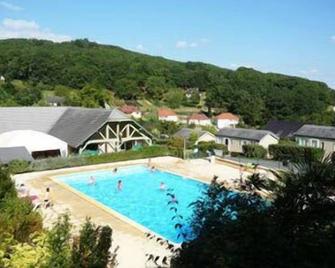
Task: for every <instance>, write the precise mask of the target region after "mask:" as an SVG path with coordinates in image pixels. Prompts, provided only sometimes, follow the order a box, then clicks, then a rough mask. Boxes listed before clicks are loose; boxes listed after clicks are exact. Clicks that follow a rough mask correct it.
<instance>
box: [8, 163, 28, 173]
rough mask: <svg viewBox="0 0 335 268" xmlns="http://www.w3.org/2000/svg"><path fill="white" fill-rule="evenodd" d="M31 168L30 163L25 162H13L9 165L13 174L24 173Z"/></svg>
mask: <svg viewBox="0 0 335 268" xmlns="http://www.w3.org/2000/svg"><path fill="white" fill-rule="evenodd" d="M28 166H29V162H28V161H25V160H13V161H11V162H9V164H8V170H9V172H10V173H11V174H16V173H21V172H24V171H25V170H26V169H27V168H28Z"/></svg>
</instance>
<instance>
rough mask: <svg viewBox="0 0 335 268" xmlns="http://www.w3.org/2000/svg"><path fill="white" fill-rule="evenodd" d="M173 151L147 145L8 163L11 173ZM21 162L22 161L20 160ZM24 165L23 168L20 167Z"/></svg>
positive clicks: (146, 156)
mask: <svg viewBox="0 0 335 268" xmlns="http://www.w3.org/2000/svg"><path fill="white" fill-rule="evenodd" d="M174 154H175V152H174V151H173V150H170V149H169V148H167V147H165V146H147V147H143V148H140V149H138V150H136V151H124V152H119V153H110V154H101V155H96V156H70V157H64V158H62V157H57V158H47V159H42V160H36V161H34V162H32V163H31V164H30V165H24V164H20V165H18V164H17V162H18V161H15V162H11V163H9V169H10V171H11V172H12V173H13V174H16V173H23V172H32V171H42V170H49V169H60V168H68V167H77V166H87V165H96V164H104V163H112V162H118V161H128V160H136V159H144V158H151V157H158V156H168V155H174ZM20 162H22V161H20ZM23 166H24V167H25V168H24V169H23V168H22V167H23ZM16 167H18V168H16Z"/></svg>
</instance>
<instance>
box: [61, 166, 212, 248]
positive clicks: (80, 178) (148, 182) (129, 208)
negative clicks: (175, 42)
mask: <svg viewBox="0 0 335 268" xmlns="http://www.w3.org/2000/svg"><path fill="white" fill-rule="evenodd" d="M91 176H93V177H94V178H95V180H96V184H95V185H89V184H88V182H89V180H90V177H91ZM55 178H56V179H57V180H59V181H61V182H63V183H65V184H67V185H69V186H70V187H72V188H73V189H75V190H77V191H79V192H81V193H83V194H85V195H86V196H88V197H89V198H91V199H93V200H95V201H98V202H100V203H102V204H103V205H105V206H107V207H109V208H111V209H113V210H114V211H116V212H118V213H120V214H122V215H123V216H125V217H127V218H128V219H130V220H132V221H135V222H136V223H138V224H140V225H141V226H144V227H145V228H147V229H149V230H151V231H152V232H154V233H156V234H158V235H160V236H162V237H164V238H166V239H168V240H170V241H172V242H175V243H180V242H182V241H184V237H183V235H181V234H184V235H186V236H187V239H190V238H192V231H191V229H190V227H189V225H188V224H189V219H190V217H191V215H192V208H190V207H189V204H190V203H191V202H193V201H196V200H197V199H198V198H199V197H200V196H201V195H202V194H203V192H204V190H205V189H206V188H207V187H208V186H207V184H205V183H201V182H199V181H197V180H193V179H189V178H185V177H182V176H179V175H176V174H172V173H169V172H165V171H160V170H155V171H151V170H149V169H148V168H146V167H145V166H131V167H123V168H119V169H118V171H117V172H116V173H114V172H113V171H110V170H103V171H90V172H83V173H75V174H69V175H62V176H57V177H55ZM119 180H122V190H121V191H120V190H118V188H117V184H118V181H119ZM161 182H164V184H165V186H166V187H165V190H161V189H160V183H161ZM172 195H174V196H175V199H176V200H177V202H175V203H174V202H171V200H172V199H173V198H172ZM178 224H181V225H182V227H181V228H179V227H180V226H179V225H178ZM176 225H177V226H176Z"/></svg>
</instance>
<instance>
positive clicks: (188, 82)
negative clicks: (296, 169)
mask: <svg viewBox="0 0 335 268" xmlns="http://www.w3.org/2000/svg"><path fill="white" fill-rule="evenodd" d="M0 75H2V76H4V77H5V79H6V83H2V85H1V86H0V105H2V106H4V105H34V104H41V103H40V99H41V97H42V95H43V92H46V91H48V92H50V91H53V92H55V95H58V96H65V97H66V99H67V104H68V105H82V106H88V107H95V106H100V105H103V103H104V102H113V98H114V97H115V98H120V99H124V100H134V99H139V98H146V99H150V100H153V101H155V102H159V103H163V104H166V105H169V106H172V107H174V108H176V107H178V106H180V105H189V106H192V105H194V106H196V105H198V102H199V98H198V96H194V97H193V96H192V97H191V98H190V99H188V100H185V97H184V95H185V90H186V89H187V88H199V90H200V91H201V92H204V93H205V95H206V105H207V106H208V107H209V108H216V110H217V111H218V110H229V111H231V112H234V113H237V114H240V115H241V116H242V118H243V120H244V121H245V123H246V124H249V125H253V126H257V125H262V124H264V123H265V122H266V121H267V120H268V119H270V118H278V119H298V120H303V121H305V122H314V123H324V124H333V123H334V122H333V117H334V116H333V113H332V112H330V111H329V107H330V106H331V105H334V92H333V91H332V90H331V89H330V88H328V86H327V85H326V84H325V83H321V82H315V81H309V80H306V79H302V78H298V77H290V76H285V75H279V74H272V73H267V74H265V73H261V72H258V71H255V70H253V69H248V68H239V69H238V70H236V71H231V70H228V69H223V68H219V67H216V66H213V65H209V64H204V63H195V62H187V63H181V62H177V61H172V60H167V59H164V58H161V57H153V56H148V55H144V54H140V53H135V52H131V51H127V50H124V49H122V48H119V47H115V46H107V45H98V44H96V43H92V42H89V41H87V40H76V41H72V42H66V43H52V42H50V41H38V40H23V39H22V40H18V39H16V40H3V41H0ZM16 80H20V81H19V82H18V81H16ZM11 81H14V82H11Z"/></svg>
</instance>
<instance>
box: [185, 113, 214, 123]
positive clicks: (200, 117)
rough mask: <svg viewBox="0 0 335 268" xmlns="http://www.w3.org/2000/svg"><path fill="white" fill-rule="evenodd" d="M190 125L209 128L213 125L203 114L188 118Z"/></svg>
mask: <svg viewBox="0 0 335 268" xmlns="http://www.w3.org/2000/svg"><path fill="white" fill-rule="evenodd" d="M188 124H189V125H191V124H194V125H198V126H209V125H211V120H210V119H209V118H208V117H207V116H206V115H205V114H203V113H198V114H192V115H191V116H190V117H189V118H188Z"/></svg>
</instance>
